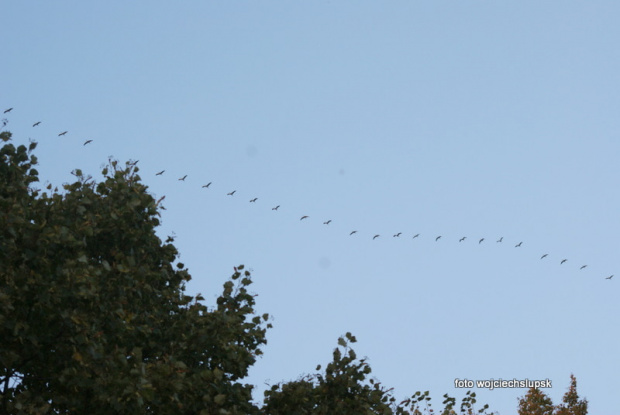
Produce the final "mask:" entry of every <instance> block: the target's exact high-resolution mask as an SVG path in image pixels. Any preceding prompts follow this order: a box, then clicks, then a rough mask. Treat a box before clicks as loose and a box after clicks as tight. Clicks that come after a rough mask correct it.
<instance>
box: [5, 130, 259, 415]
mask: <svg viewBox="0 0 620 415" xmlns="http://www.w3.org/2000/svg"><path fill="white" fill-rule="evenodd" d="M0 138H1V139H2V141H3V142H8V141H9V140H10V139H11V134H10V133H8V132H2V133H1V135H0ZM35 148H36V143H31V144H30V146H29V148H26V147H25V146H23V145H21V146H19V147H17V148H16V147H15V146H13V145H12V144H5V145H4V146H3V147H2V149H1V150H0V162H1V163H0V339H2V341H1V345H0V393H1V395H0V412H1V413H6V414H10V413H76V414H77V413H89V414H104V413H106V414H107V413H157V414H172V413H174V414H182V413H187V414H197V413H204V414H215V413H232V414H235V413H243V414H251V413H257V410H258V409H257V407H256V406H255V405H254V404H252V403H251V390H252V387H251V386H250V385H244V384H241V383H239V380H240V379H242V378H243V377H245V376H246V375H247V370H248V368H249V366H251V365H252V364H253V363H254V362H255V360H256V357H257V356H258V355H260V354H261V350H260V346H261V345H263V344H265V343H266V340H265V332H266V326H265V325H266V322H265V321H266V320H267V319H268V316H267V315H264V316H257V315H255V313H254V297H253V296H252V295H250V294H249V293H248V292H247V286H248V285H250V284H251V282H252V281H251V279H250V274H249V272H247V271H243V267H241V266H240V267H239V268H238V270H236V272H235V273H234V274H233V276H232V278H231V279H230V280H229V281H227V282H226V283H225V284H224V291H223V293H222V295H221V296H220V297H219V298H218V300H217V306H216V307H215V308H214V309H208V308H207V307H206V306H205V305H203V304H202V303H201V300H203V298H202V297H201V296H200V295H198V296H196V297H191V296H188V295H185V294H184V284H185V282H186V281H188V280H189V279H190V275H189V273H188V272H187V270H186V269H184V266H183V264H181V263H177V264H176V266H175V265H174V262H175V258H176V255H177V251H176V249H175V248H174V246H173V245H172V242H173V239H172V238H168V240H167V241H166V242H162V241H161V240H160V239H159V238H158V237H157V236H156V234H155V231H154V230H155V227H156V226H158V225H159V219H158V216H159V213H158V210H157V208H158V206H157V204H156V202H155V200H154V199H153V197H152V196H151V195H149V194H148V193H147V191H146V190H147V188H146V186H144V185H143V184H141V183H140V177H139V176H138V168H137V167H136V166H135V165H131V164H128V165H126V166H125V167H124V168H121V167H120V166H119V165H118V163H117V162H116V161H111V162H110V165H109V166H108V167H107V168H105V169H104V170H103V174H104V177H105V180H104V181H103V182H101V183H99V184H95V182H94V181H93V180H92V179H91V178H90V177H85V176H83V174H82V172H80V171H75V172H74V174H75V175H76V177H77V181H76V182H75V183H73V184H68V185H65V186H64V193H63V194H61V193H59V192H58V189H54V190H53V191H52V192H51V193H50V194H47V193H45V192H44V193H41V192H40V191H39V190H35V189H33V188H32V184H33V183H34V182H37V181H38V172H37V171H36V169H35V168H34V166H35V165H36V163H37V160H36V157H35V156H34V155H32V154H31V153H32V151H33V150H34V149H35ZM48 190H51V186H48ZM242 272H243V274H242ZM267 326H268V325H267Z"/></svg>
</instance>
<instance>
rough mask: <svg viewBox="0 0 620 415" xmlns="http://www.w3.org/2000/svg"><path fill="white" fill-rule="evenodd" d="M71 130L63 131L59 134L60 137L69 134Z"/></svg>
mask: <svg viewBox="0 0 620 415" xmlns="http://www.w3.org/2000/svg"><path fill="white" fill-rule="evenodd" d="M68 132H69V131H63V132H62V133H60V134H58V137H60V136H62V135H65V134H67V133H68Z"/></svg>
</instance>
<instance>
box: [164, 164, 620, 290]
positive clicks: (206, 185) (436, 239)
mask: <svg viewBox="0 0 620 415" xmlns="http://www.w3.org/2000/svg"><path fill="white" fill-rule="evenodd" d="M164 172H165V170H162V171H160V172H158V173H156V174H155V175H156V176H161V175H162V174H163V173H164ZM186 178H187V175H185V176H183V177H181V178H179V179H178V180H180V181H185V179H186ZM212 183H213V182H209V183H207V184H205V185H203V186H202V188H209V186H211V184H212ZM236 192H237V191H236V190H233V191H232V192H228V193H226V195H227V196H233V195H234V194H235V193H236ZM257 200H258V197H255V198H253V199H250V200H249V202H250V203H255V202H256V201H257ZM279 208H280V205H277V206H274V207H272V208H271V210H274V211H275V210H278V209H279ZM308 218H310V216H308V215H303V216H302V217H301V218H299V220H300V221H302V220H304V219H308ZM331 222H332V220H331V219H329V220H327V221H325V222H323V224H324V225H329V224H330V223H331ZM356 233H358V231H357V230H354V231H351V233H349V236H351V235H354V234H356ZM402 234H403V233H402V232H398V233H395V234H394V235H392V237H394V238H400V236H401V235H402ZM380 236H381V234H375V235H373V237H372V239H373V240H375V239H377V238H379V237H380ZM419 237H420V234H419V233H417V234H415V235H413V237H412V239H416V238H419ZM441 238H442V235H438V236H437V237H435V242H438V241H439V240H440V239H441ZM466 239H467V236H463V237H461V238H460V239H459V242H464V241H465V240H466ZM484 241H485V238H480V239H479V240H478V244H479V245H480V244H481V243H482V242H484ZM503 241H504V237H503V236H502V237H500V238H499V239H498V240H496V241H495V242H496V243H502V242H503ZM522 245H523V241H520V242H519V243H517V244H516V245H515V246H514V247H515V248H520V247H521V246H522ZM548 256H549V254H543V255H542V256H541V257H540V259H545V258H546V257H548ZM567 261H568V259H566V258H564V259H562V260H561V261H560V265H562V264H564V263H566V262H567ZM587 267H588V265H587V264H586V265H582V266H581V267H580V268H579V270H583V269H585V268H587ZM613 277H614V275H613V274H612V275H610V276H609V277H606V278H605V279H607V280H610V279H612V278H613Z"/></svg>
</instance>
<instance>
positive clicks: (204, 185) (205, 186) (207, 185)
mask: <svg viewBox="0 0 620 415" xmlns="http://www.w3.org/2000/svg"><path fill="white" fill-rule="evenodd" d="M211 183H213V182H209V183H207V184H203V185H202V188H203V189H204V188H207V189H208V188H209V186H211Z"/></svg>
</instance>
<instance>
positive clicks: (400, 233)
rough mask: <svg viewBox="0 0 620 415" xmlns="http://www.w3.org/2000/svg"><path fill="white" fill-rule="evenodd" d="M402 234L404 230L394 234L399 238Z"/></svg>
mask: <svg viewBox="0 0 620 415" xmlns="http://www.w3.org/2000/svg"><path fill="white" fill-rule="evenodd" d="M402 234H403V233H402V232H398V233H397V234H395V235H394V238H398V237H400V235H402Z"/></svg>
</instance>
